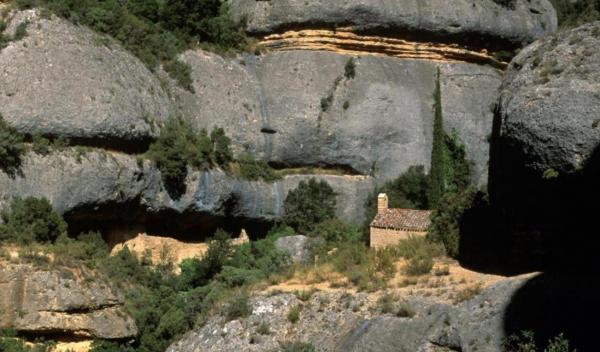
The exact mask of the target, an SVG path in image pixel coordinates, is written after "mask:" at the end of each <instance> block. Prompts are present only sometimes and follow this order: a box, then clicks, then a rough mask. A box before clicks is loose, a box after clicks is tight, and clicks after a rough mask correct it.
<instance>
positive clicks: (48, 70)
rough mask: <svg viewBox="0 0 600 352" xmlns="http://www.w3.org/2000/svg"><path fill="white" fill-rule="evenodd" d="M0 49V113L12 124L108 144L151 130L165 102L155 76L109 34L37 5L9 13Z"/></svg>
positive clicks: (164, 111)
mask: <svg viewBox="0 0 600 352" xmlns="http://www.w3.org/2000/svg"><path fill="white" fill-rule="evenodd" d="M25 21H28V22H29V25H28V26H27V35H26V36H25V37H24V38H23V39H22V40H19V41H15V42H12V43H10V45H9V46H8V47H6V48H5V49H3V50H2V51H0V67H1V69H0V113H1V114H2V115H3V116H4V118H5V119H6V120H7V121H8V122H9V123H10V124H11V125H13V126H14V127H16V128H17V129H18V130H19V131H20V132H23V133H27V134H44V135H52V136H62V137H68V138H76V139H91V140H99V141H98V143H99V144H102V145H108V146H111V145H112V146H114V145H118V143H119V142H120V143H123V142H135V141H139V140H145V139H148V138H149V137H151V136H155V135H156V134H157V132H158V126H159V124H160V122H161V121H163V120H164V119H166V118H167V117H168V116H169V114H170V109H171V105H170V102H169V99H168V96H167V95H166V94H165V92H164V91H163V89H162V88H161V85H160V83H159V81H158V79H157V78H156V77H155V76H154V75H153V74H152V73H151V72H150V71H149V70H148V69H147V68H146V67H145V66H144V65H143V64H142V63H141V62H140V61H139V60H138V59H137V58H135V57H134V56H133V55H131V54H130V53H128V52H127V51H125V50H124V49H123V48H121V47H120V46H119V45H118V44H117V43H116V42H115V41H114V40H112V39H110V38H108V37H105V36H101V35H99V34H96V33H94V32H92V31H90V30H89V29H87V28H84V27H80V26H74V25H72V24H70V23H69V22H67V21H65V20H62V19H58V18H56V17H52V18H51V19H46V18H42V17H40V15H39V13H38V11H36V10H29V11H23V12H18V13H16V14H14V16H13V18H12V20H11V21H10V22H9V23H10V25H9V27H8V28H7V29H6V31H7V33H12V32H13V31H14V30H15V28H16V26H17V25H18V24H19V23H23V22H25Z"/></svg>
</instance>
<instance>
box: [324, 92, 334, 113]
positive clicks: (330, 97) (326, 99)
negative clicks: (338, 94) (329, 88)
mask: <svg viewBox="0 0 600 352" xmlns="http://www.w3.org/2000/svg"><path fill="white" fill-rule="evenodd" d="M331 104H333V93H329V94H327V96H325V97H323V98H321V111H323V112H326V111H327V110H329V108H330V107H331Z"/></svg>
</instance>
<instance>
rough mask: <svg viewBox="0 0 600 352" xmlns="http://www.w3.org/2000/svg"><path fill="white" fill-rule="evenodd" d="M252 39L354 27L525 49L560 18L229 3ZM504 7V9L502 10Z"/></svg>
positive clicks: (539, 0)
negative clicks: (488, 39) (304, 30)
mask: <svg viewBox="0 0 600 352" xmlns="http://www.w3.org/2000/svg"><path fill="white" fill-rule="evenodd" d="M230 3H231V9H232V11H233V13H234V14H236V15H237V17H238V18H244V19H246V23H247V25H246V30H248V31H249V32H251V33H257V34H262V33H273V32H276V31H279V30H281V29H286V28H294V27H308V26H313V27H314V26H315V25H317V26H322V27H338V26H339V27H350V28H351V29H352V30H353V31H376V30H379V31H386V32H398V33H400V32H411V31H412V32H420V35H422V36H423V35H424V34H425V35H426V34H437V35H442V36H444V37H446V38H449V37H452V36H453V35H456V36H459V35H460V36H469V35H475V36H483V37H491V38H498V39H502V40H505V41H507V42H511V43H516V44H521V43H524V42H526V43H528V42H531V41H533V40H535V39H536V38H538V37H540V36H542V35H544V34H545V33H549V32H552V31H554V30H556V27H557V20H556V13H555V11H554V9H553V7H552V5H550V3H549V2H548V1H546V0H533V1H527V0H516V1H512V3H508V2H506V1H504V3H507V4H504V5H502V4H501V3H502V2H501V1H492V0H478V1H469V0H460V1H453V2H451V3H450V2H448V1H445V0H421V1H415V0H402V1H384V0H369V1H362V0H350V1H342V0H335V1H326V0H309V1H305V0H280V1H257V0H230ZM499 3H500V4H499Z"/></svg>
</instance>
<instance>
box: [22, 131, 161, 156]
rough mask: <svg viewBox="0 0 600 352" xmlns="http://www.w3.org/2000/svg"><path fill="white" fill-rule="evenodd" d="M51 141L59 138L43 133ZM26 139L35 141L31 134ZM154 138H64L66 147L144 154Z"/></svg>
mask: <svg viewBox="0 0 600 352" xmlns="http://www.w3.org/2000/svg"><path fill="white" fill-rule="evenodd" d="M41 137H44V138H46V139H47V140H48V141H49V142H50V143H54V142H55V141H56V140H57V138H56V136H52V135H42V136H41ZM25 141H26V142H28V143H32V142H33V137H32V136H31V135H28V136H25ZM152 142H153V139H152V138H150V137H139V138H134V139H117V138H101V137H98V138H68V139H65V140H64V143H65V145H64V147H90V148H98V149H104V150H111V151H118V152H122V153H125V154H143V153H145V152H146V151H148V148H149V147H150V144H151V143H152Z"/></svg>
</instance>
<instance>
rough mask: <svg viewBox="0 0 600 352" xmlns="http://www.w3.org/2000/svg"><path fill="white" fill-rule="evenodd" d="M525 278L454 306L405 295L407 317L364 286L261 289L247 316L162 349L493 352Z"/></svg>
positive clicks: (213, 324) (216, 323) (215, 323)
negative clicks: (304, 295)
mask: <svg viewBox="0 0 600 352" xmlns="http://www.w3.org/2000/svg"><path fill="white" fill-rule="evenodd" d="M528 280H529V277H520V278H513V279H506V280H503V281H501V282H498V283H496V284H494V285H492V286H491V287H489V288H487V289H486V290H484V291H483V292H482V293H481V294H480V295H477V296H476V297H474V298H473V299H471V300H469V301H466V302H464V303H461V304H459V305H451V304H441V303H435V302H434V301H432V300H430V299H427V298H424V297H412V298H406V299H405V300H404V304H405V305H407V306H408V307H410V308H411V309H412V310H414V316H406V317H397V316H394V315H392V314H382V313H380V312H378V311H377V307H374V306H372V304H373V299H372V298H370V297H369V295H367V294H365V293H359V294H354V295H353V294H343V293H339V292H337V293H336V292H318V293H315V294H314V295H313V296H312V297H311V298H310V299H309V300H308V301H306V302H302V301H300V300H299V299H297V298H296V297H295V296H294V295H290V294H280V295H275V296H264V297H263V296H259V297H256V298H255V299H253V300H252V308H253V311H252V314H251V315H250V316H249V317H248V318H244V319H240V320H234V321H231V322H228V323H224V322H223V321H222V317H219V316H216V317H214V318H213V319H211V320H210V321H209V322H208V323H207V324H206V325H205V326H204V327H202V328H200V329H198V330H196V331H193V332H191V333H189V334H187V335H186V336H184V337H183V338H182V339H181V340H180V341H178V342H176V343H174V344H173V345H171V347H169V349H168V350H167V351H168V352H191V351H198V350H201V351H211V352H221V351H234V350H238V349H240V348H241V349H244V350H245V351H270V350H276V349H277V348H279V346H280V344H283V343H285V342H291V341H302V342H310V343H312V344H313V345H314V346H315V348H316V350H318V351H339V352H350V351H356V352H359V351H360V352H371V351H372V352H388V351H389V352H392V351H393V352H399V351H406V352H414V351H423V352H424V351H465V352H469V351H490V352H492V351H494V352H496V351H501V350H502V348H501V346H502V343H503V341H504V339H505V337H506V336H505V335H506V334H505V332H506V328H507V327H506V326H505V323H504V317H505V313H506V310H507V309H509V307H511V298H512V297H513V295H514V294H516V293H518V292H520V291H521V289H522V287H523V286H524V285H525V284H526V283H527V282H528ZM298 305H301V306H302V310H301V315H300V319H299V321H298V322H297V323H296V324H292V323H290V322H289V321H288V320H287V318H286V317H287V314H288V312H289V311H290V310H291V309H292V308H293V307H295V306H298ZM409 315H410V314H409ZM261 324H266V325H267V326H269V327H270V331H269V333H268V334H261V333H260V332H258V328H257V327H258V326H259V325H261ZM242 346H244V348H242Z"/></svg>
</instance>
